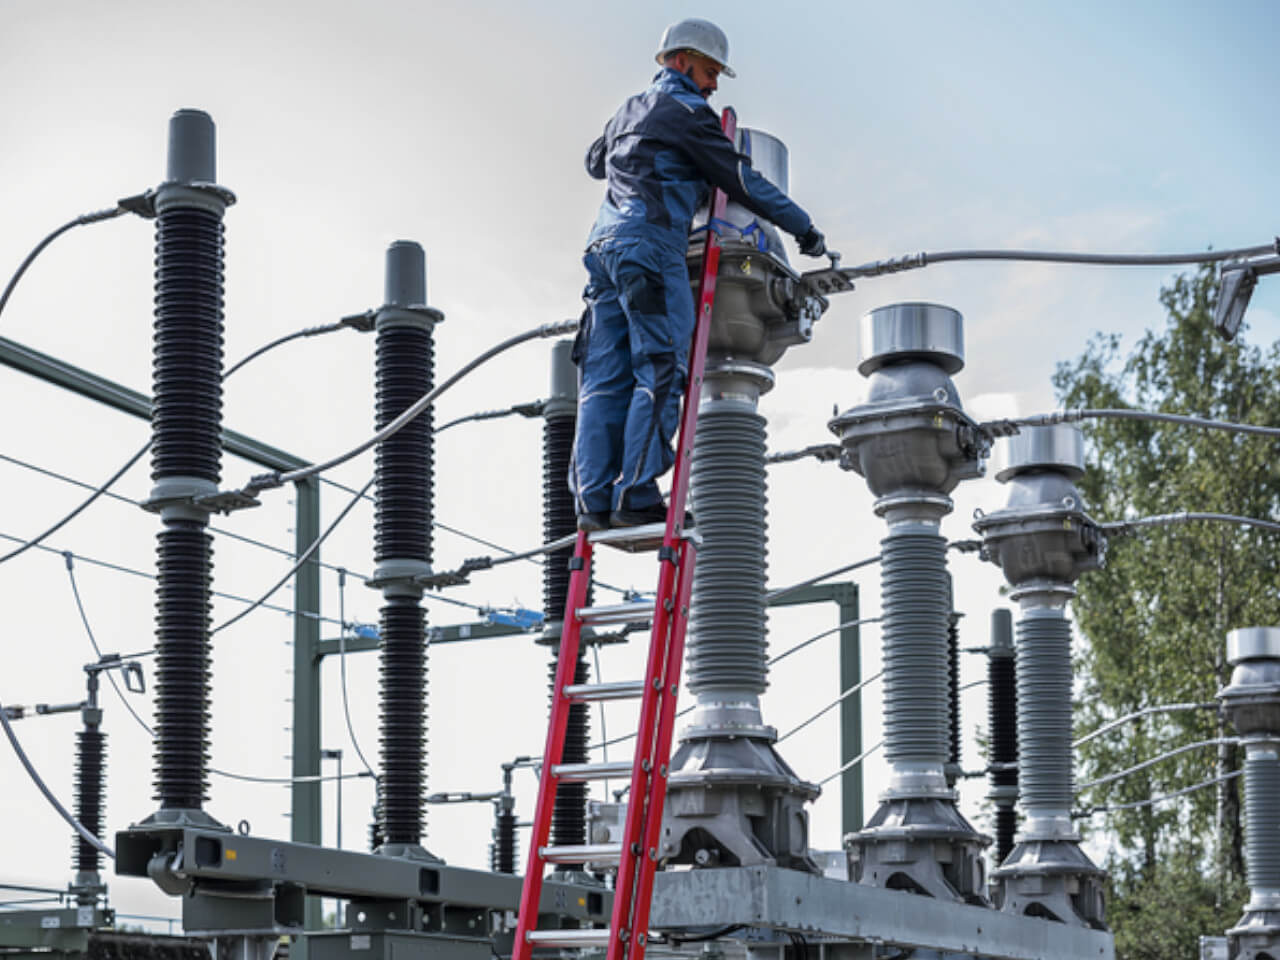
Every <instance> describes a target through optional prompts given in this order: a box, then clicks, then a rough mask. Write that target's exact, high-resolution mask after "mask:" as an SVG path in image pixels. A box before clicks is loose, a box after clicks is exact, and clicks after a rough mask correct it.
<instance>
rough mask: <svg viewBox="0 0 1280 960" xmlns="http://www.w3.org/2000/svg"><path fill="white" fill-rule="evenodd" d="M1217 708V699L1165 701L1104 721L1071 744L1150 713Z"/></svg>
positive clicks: (1081, 741) (1073, 745)
mask: <svg viewBox="0 0 1280 960" xmlns="http://www.w3.org/2000/svg"><path fill="white" fill-rule="evenodd" d="M1217 709H1218V704H1217V701H1213V700H1209V701H1205V702H1203V703H1165V704H1160V705H1158V706H1154V707H1143V708H1142V709H1141V710H1135V711H1134V712H1133V713H1126V714H1125V715H1124V716H1123V717H1117V718H1116V719H1114V720H1111V721H1109V722H1107V723H1104V724H1103V725H1102V726H1100V727H1098V729H1097V730H1094V731H1092V732H1090V733H1086V734H1085V735H1084V736H1083V737H1081V738H1080V739H1079V740H1076V741H1074V742H1073V743H1072V744H1071V746H1072V748H1073V749H1074V748H1076V747H1080V746H1083V745H1084V744H1086V743H1088V742H1089V741H1090V740H1093V739H1094V738H1095V737H1100V736H1102V735H1103V734H1104V733H1110V732H1111V731H1112V730H1114V729H1115V728H1116V727H1120V726H1123V725H1124V724H1126V723H1128V722H1129V721H1130V720H1137V719H1139V718H1140V717H1145V716H1147V715H1148V714H1152V713H1177V712H1178V711H1181V710H1217Z"/></svg>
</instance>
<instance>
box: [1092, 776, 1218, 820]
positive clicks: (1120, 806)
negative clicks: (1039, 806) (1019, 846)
mask: <svg viewBox="0 0 1280 960" xmlns="http://www.w3.org/2000/svg"><path fill="white" fill-rule="evenodd" d="M1242 773H1244V771H1243V770H1232V771H1231V772H1230V773H1225V774H1223V775H1222V776H1220V777H1214V778H1213V779H1211V780H1202V781H1201V782H1200V783H1195V784H1192V785H1191V786H1189V787H1183V788H1182V789H1181V790H1174V791H1173V792H1172V793H1166V794H1163V795H1161V796H1158V797H1148V798H1147V799H1146V800H1134V801H1133V802H1131V803H1103V804H1099V805H1098V806H1096V807H1089V808H1087V809H1085V810H1080V811H1078V812H1073V813H1072V814H1071V817H1072V819H1075V820H1080V819H1083V818H1084V817H1091V816H1093V815H1094V814H1095V813H1114V812H1116V811H1118V810H1137V809H1138V808H1139V807H1150V806H1154V805H1155V804H1157V803H1161V802H1163V801H1165V800H1172V799H1174V798H1175V797H1183V796H1186V795H1187V794H1188V793H1195V792H1196V791H1197V790H1203V789H1205V788H1206V787H1212V786H1215V785H1216V784H1219V783H1226V782H1227V781H1228V780H1234V779H1235V778H1236V777H1238V776H1240V774H1242Z"/></svg>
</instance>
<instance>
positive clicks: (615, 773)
mask: <svg viewBox="0 0 1280 960" xmlns="http://www.w3.org/2000/svg"><path fill="white" fill-rule="evenodd" d="M551 772H552V773H554V774H555V775H556V776H557V777H559V778H560V779H561V780H564V781H567V782H568V783H584V782H586V781H587V780H611V779H615V778H617V777H629V776H631V761H630V760H610V761H609V762H608V763H557V764H556V765H555V766H553V767H552V768H551Z"/></svg>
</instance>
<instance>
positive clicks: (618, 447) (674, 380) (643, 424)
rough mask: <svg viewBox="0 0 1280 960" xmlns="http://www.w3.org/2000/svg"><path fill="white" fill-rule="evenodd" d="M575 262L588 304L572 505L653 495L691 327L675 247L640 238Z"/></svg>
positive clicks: (606, 505) (632, 504)
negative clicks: (581, 265)
mask: <svg viewBox="0 0 1280 960" xmlns="http://www.w3.org/2000/svg"><path fill="white" fill-rule="evenodd" d="M583 263H584V265H585V266H586V268H587V275H588V280H587V288H586V291H585V293H584V296H585V298H586V300H587V304H588V312H587V313H586V314H584V320H586V321H587V323H586V325H585V327H584V333H583V335H582V340H580V342H579V349H578V351H577V353H578V363H579V366H580V371H581V383H580V385H579V393H578V428H577V436H576V437H575V438H574V455H573V465H572V466H571V467H570V471H569V472H570V476H569V486H570V487H571V488H572V490H573V491H574V495H575V500H576V504H577V510H578V513H580V514H581V513H600V512H607V511H610V510H623V509H625V510H639V509H643V508H644V507H649V506H652V505H654V504H656V503H660V502H661V500H662V494H661V493H660V492H659V490H658V484H657V478H658V477H659V476H661V475H662V474H663V473H665V472H666V471H667V470H669V469H670V468H671V464H672V463H673V462H674V461H675V454H674V452H673V451H672V449H671V438H672V436H673V435H674V434H675V432H676V427H677V426H678V425H679V421H680V400H681V398H682V397H683V395H684V386H685V379H686V377H687V374H688V365H689V340H690V338H691V337H692V335H693V326H694V306H693V294H692V292H691V290H690V287H689V272H688V267H687V266H686V265H685V258H684V255H683V253H681V252H680V251H676V250H672V249H670V248H669V247H667V246H665V245H659V244H656V243H652V242H647V241H644V240H633V239H626V240H621V239H613V240H605V241H602V242H599V243H596V244H594V245H593V246H592V247H591V248H590V249H588V251H587V253H586V256H585V257H584V258H583Z"/></svg>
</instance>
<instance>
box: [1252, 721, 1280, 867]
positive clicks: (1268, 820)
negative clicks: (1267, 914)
mask: <svg viewBox="0 0 1280 960" xmlns="http://www.w3.org/2000/svg"><path fill="white" fill-rule="evenodd" d="M1244 814H1245V869H1246V872H1247V874H1248V877H1249V886H1250V887H1251V888H1252V889H1254V890H1272V891H1280V754H1277V752H1276V748H1275V747H1274V746H1272V745H1268V746H1266V747H1263V748H1261V749H1258V748H1256V747H1255V748H1252V749H1250V750H1249V751H1248V754H1247V755H1246V757H1245V762H1244Z"/></svg>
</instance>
